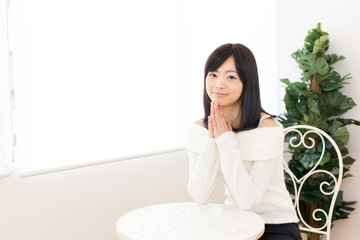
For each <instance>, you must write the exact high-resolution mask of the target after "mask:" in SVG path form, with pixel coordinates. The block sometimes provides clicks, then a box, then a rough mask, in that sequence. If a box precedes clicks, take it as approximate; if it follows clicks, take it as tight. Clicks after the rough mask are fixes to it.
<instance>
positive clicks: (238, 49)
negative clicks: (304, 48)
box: [203, 43, 265, 132]
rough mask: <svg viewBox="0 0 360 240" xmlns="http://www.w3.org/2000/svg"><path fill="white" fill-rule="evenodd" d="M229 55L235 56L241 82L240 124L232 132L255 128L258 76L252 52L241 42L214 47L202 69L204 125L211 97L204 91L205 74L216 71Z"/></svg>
mask: <svg viewBox="0 0 360 240" xmlns="http://www.w3.org/2000/svg"><path fill="white" fill-rule="evenodd" d="M230 56H233V57H234V58H235V64H236V71H237V72H238V75H239V77H240V80H241V82H242V84H243V92H242V94H241V97H240V102H241V105H240V115H239V118H240V125H239V126H236V127H234V128H233V131H234V132H239V131H242V130H248V129H253V128H256V127H257V126H258V124H259V120H260V114H261V112H262V111H263V112H265V111H264V110H263V109H262V107H261V101H260V88H259V77H258V71H257V66H256V61H255V57H254V55H253V54H252V52H251V51H250V50H249V49H248V48H247V47H245V46H244V45H242V44H239V43H237V44H231V43H228V44H224V45H221V46H220V47H218V48H217V49H215V51H214V52H212V53H211V55H210V56H209V57H208V59H207V61H206V64H205V69H204V91H203V104H204V113H205V115H204V125H205V126H206V127H208V116H209V115H210V106H211V99H210V98H209V96H208V94H207V92H206V76H207V74H208V73H209V72H213V71H216V70H217V69H218V68H219V67H220V66H221V65H222V64H223V63H224V62H225V61H226V59H228V58H229V57H230Z"/></svg>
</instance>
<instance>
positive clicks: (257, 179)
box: [215, 132, 278, 210]
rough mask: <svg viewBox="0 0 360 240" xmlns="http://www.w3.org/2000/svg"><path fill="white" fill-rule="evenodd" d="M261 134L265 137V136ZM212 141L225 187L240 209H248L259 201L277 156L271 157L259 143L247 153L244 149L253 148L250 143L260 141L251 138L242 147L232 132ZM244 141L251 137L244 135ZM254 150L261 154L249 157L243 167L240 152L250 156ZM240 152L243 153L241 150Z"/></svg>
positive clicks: (247, 150)
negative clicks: (248, 163)
mask: <svg viewBox="0 0 360 240" xmlns="http://www.w3.org/2000/svg"><path fill="white" fill-rule="evenodd" d="M261 137H262V138H266V136H261ZM215 141H216V144H217V147H218V151H219V157H220V167H221V170H222V173H223V175H224V179H225V182H226V185H227V186H228V190H229V191H230V193H231V195H232V196H233V198H234V200H235V201H236V203H237V205H238V207H239V208H240V209H243V210H250V209H252V208H253V207H255V206H256V205H258V204H259V203H260V202H261V201H262V197H263V194H264V192H265V191H266V189H267V187H268V184H269V182H270V180H271V178H272V175H273V172H274V169H275V167H276V164H277V159H278V158H277V157H275V156H276V155H275V154H267V153H266V151H267V149H266V148H267V146H261V147H262V148H259V149H255V150H256V151H255V153H254V154H251V153H250V154H249V153H248V152H251V151H253V149H249V148H252V146H256V147H255V148H258V146H257V144H261V143H259V142H258V143H256V142H253V143H252V144H247V147H248V148H247V149H243V148H242V147H241V145H240V146H239V142H238V138H237V137H236V135H235V133H234V132H226V133H224V134H222V135H221V136H219V137H217V138H216V139H215ZM247 141H252V140H251V138H247ZM269 141H270V139H269ZM240 144H241V143H240ZM258 151H260V152H262V153H261V154H263V156H260V158H259V159H256V160H255V161H252V163H253V164H252V167H251V169H250V170H249V171H247V170H246V169H245V167H244V159H243V155H247V157H249V156H250V158H251V156H253V158H258V157H259V154H258V153H257V152H258ZM243 152H247V153H245V154H243ZM264 152H265V153H264ZM246 160H251V159H246Z"/></svg>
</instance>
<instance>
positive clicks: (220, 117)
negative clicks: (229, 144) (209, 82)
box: [208, 102, 232, 138]
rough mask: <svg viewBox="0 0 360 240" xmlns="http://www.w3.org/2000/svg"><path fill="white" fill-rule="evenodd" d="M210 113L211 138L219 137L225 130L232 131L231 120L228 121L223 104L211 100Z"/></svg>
mask: <svg viewBox="0 0 360 240" xmlns="http://www.w3.org/2000/svg"><path fill="white" fill-rule="evenodd" d="M210 114H211V115H210V116H209V119H208V128H209V137H210V138H217V137H218V136H220V135H221V134H223V133H225V132H228V131H232V127H231V122H226V120H225V117H224V113H223V107H222V106H219V105H218V104H217V103H214V102H211V109H210Z"/></svg>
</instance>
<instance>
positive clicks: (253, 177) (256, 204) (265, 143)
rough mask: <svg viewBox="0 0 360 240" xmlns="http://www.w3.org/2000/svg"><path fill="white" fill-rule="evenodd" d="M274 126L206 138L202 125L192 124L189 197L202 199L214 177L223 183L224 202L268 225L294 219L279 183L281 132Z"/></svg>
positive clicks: (281, 180) (208, 193)
mask: <svg viewBox="0 0 360 240" xmlns="http://www.w3.org/2000/svg"><path fill="white" fill-rule="evenodd" d="M278 125H279V126H278V127H261V128H255V129H252V130H247V131H241V132H238V133H234V132H230V131H229V132H226V133H223V134H222V135H220V136H219V137H217V138H210V137H208V130H207V129H206V128H205V127H203V126H201V125H199V124H196V123H192V124H191V125H190V126H189V129H188V130H189V133H188V145H187V149H188V152H189V182H188V186H187V189H188V192H189V194H190V195H191V196H192V198H193V199H194V200H195V201H196V202H199V203H205V202H207V201H208V199H209V198H210V196H211V194H212V193H213V191H214V188H215V181H216V180H217V179H218V180H220V181H221V182H223V184H224V186H225V196H226V200H225V205H229V206H236V207H239V208H240V209H243V210H251V211H254V212H256V213H258V214H259V215H260V216H262V218H263V219H264V221H265V223H269V224H279V223H291V222H298V221H299V220H298V217H297V215H296V212H295V209H294V207H293V205H292V200H291V198H290V195H289V193H288V191H287V190H286V186H285V182H284V173H283V168H282V159H283V146H284V144H283V143H284V135H283V128H282V126H281V125H280V124H279V123H278Z"/></svg>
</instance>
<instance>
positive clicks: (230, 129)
mask: <svg viewBox="0 0 360 240" xmlns="http://www.w3.org/2000/svg"><path fill="white" fill-rule="evenodd" d="M227 125H228V129H229V131H232V130H233V129H232V127H231V122H228V124H227Z"/></svg>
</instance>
